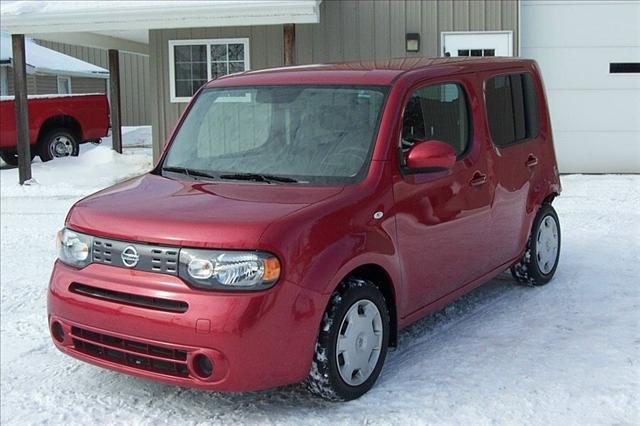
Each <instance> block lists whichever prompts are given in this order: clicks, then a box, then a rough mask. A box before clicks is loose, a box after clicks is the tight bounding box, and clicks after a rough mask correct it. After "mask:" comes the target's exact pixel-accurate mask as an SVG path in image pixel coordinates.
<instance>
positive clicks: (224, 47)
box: [169, 38, 249, 102]
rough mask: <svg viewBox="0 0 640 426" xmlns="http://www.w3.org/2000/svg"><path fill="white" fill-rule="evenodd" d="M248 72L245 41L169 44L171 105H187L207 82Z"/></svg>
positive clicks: (178, 41)
mask: <svg viewBox="0 0 640 426" xmlns="http://www.w3.org/2000/svg"><path fill="white" fill-rule="evenodd" d="M248 69H249V39H248V38H236V39H211V40H170V41H169V74H170V80H171V82H170V84H171V102H188V101H189V100H190V99H191V96H193V94H194V93H196V91H197V90H198V89H199V88H200V86H202V85H203V84H205V83H206V82H207V81H208V80H213V79H216V78H218V77H220V76H223V75H226V74H232V73H236V72H241V71H245V70H248Z"/></svg>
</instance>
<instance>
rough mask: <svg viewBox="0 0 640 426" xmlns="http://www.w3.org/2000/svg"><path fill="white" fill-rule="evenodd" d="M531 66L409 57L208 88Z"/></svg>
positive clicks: (514, 61)
mask: <svg viewBox="0 0 640 426" xmlns="http://www.w3.org/2000/svg"><path fill="white" fill-rule="evenodd" d="M531 62H532V61H531V60H529V59H522V58H499V57H490V58H487V57H450V58H422V57H410V58H398V59H388V60H375V61H357V62H341V63H333V64H313V65H297V66H288V67H280V68H267V69H262V70H254V71H245V72H242V73H237V74H231V75H227V76H224V77H220V78H218V79H217V80H214V81H211V82H209V84H208V87H220V86H227V87H228V86H236V85H243V86H244V85H250V84H295V83H298V84H305V83H307V84H313V83H322V84H330V83H335V84H370V85H389V84H391V83H393V82H394V80H396V79H397V78H398V77H399V76H401V75H403V74H405V73H408V72H410V71H415V70H424V71H429V72H431V73H432V74H433V76H437V75H441V74H444V73H450V74H453V73H456V74H462V73H465V72H477V71H482V70H488V69H496V68H507V67H514V66H523V65H527V64H529V63H531Z"/></svg>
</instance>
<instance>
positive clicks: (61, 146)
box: [38, 127, 80, 162]
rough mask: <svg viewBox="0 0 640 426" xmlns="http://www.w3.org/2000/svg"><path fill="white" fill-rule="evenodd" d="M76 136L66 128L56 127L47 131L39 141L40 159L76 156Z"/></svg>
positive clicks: (77, 149) (47, 159) (77, 146)
mask: <svg viewBox="0 0 640 426" xmlns="http://www.w3.org/2000/svg"><path fill="white" fill-rule="evenodd" d="M79 149H80V148H79V145H78V138H77V137H76V136H75V135H74V134H73V133H72V132H71V131H69V130H68V129H65V128H62V127H61V128H58V129H53V130H50V131H48V132H47V133H46V134H45V135H44V136H43V138H42V140H41V141H40V146H39V152H38V154H39V155H40V159H41V160H42V161H43V162H44V161H50V160H53V159H54V158H60V157H69V156H71V155H73V156H77V155H78V151H79Z"/></svg>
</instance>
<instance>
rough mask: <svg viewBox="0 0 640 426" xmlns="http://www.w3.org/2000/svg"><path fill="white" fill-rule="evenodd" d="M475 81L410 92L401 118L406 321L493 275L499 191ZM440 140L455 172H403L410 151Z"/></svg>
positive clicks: (399, 203)
mask: <svg viewBox="0 0 640 426" xmlns="http://www.w3.org/2000/svg"><path fill="white" fill-rule="evenodd" d="M472 78H473V77H471V76H470V77H469V78H465V77H460V78H459V79H456V80H448V81H445V82H441V83H438V82H435V83H428V84H424V85H422V86H418V87H415V88H414V89H413V90H412V91H410V92H409V93H410V95H409V96H408V98H407V100H406V103H405V108H404V113H403V117H402V130H401V136H400V144H401V148H400V151H401V155H398V158H399V160H398V162H399V167H398V168H399V170H398V173H397V175H396V177H395V179H394V197H395V207H396V224H397V238H398V248H399V258H400V262H401V266H402V270H403V274H404V275H403V279H404V284H405V288H406V289H407V290H408V291H405V292H404V297H405V300H404V303H403V306H404V311H405V312H404V313H405V314H406V315H408V314H411V313H412V312H414V311H416V310H418V309H420V308H421V307H423V306H426V305H428V304H430V303H431V302H434V301H436V300H438V299H440V298H441V297H443V296H445V295H447V294H448V293H450V292H452V291H454V290H456V289H458V288H460V287H462V286H464V285H465V284H466V283H468V282H470V281H472V280H474V279H476V278H478V277H480V276H481V275H483V274H484V273H486V272H488V271H489V270H490V269H491V266H492V265H491V260H490V259H489V256H490V253H491V240H490V238H489V235H488V234H490V226H491V204H492V199H493V188H492V181H493V178H492V176H491V174H490V173H491V172H490V170H491V168H490V167H489V164H488V163H487V159H486V155H485V151H486V143H487V142H486V141H485V140H484V139H485V137H484V135H485V133H484V132H483V129H482V128H481V126H476V125H474V124H473V123H476V122H483V121H482V120H483V117H482V116H478V113H477V111H474V112H472V110H471V108H470V106H471V105H476V106H477V105H478V102H479V99H478V96H477V93H478V90H477V89H474V81H473V80H472ZM421 140H440V141H443V142H446V143H448V144H450V145H451V146H452V147H453V148H454V149H455V150H456V153H457V154H458V156H457V161H456V163H455V164H454V165H453V167H452V168H451V169H450V170H448V171H435V172H428V173H424V172H419V173H414V172H412V171H411V170H407V169H406V168H405V167H404V166H403V160H402V159H403V158H404V155H405V154H406V152H407V151H408V150H409V149H410V147H411V146H412V145H413V144H415V143H418V142H417V141H421Z"/></svg>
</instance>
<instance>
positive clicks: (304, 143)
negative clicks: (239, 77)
mask: <svg viewBox="0 0 640 426" xmlns="http://www.w3.org/2000/svg"><path fill="white" fill-rule="evenodd" d="M385 94H386V88H384V87H364V86H363V87H357V86H299V85H298V86H254V87H241V88H237V87H234V88H220V89H209V90H205V91H203V92H202V94H201V95H200V96H198V99H197V100H196V101H195V103H194V105H193V106H192V107H191V110H190V111H189V113H188V114H187V116H186V118H185V120H184V122H183V123H182V125H181V126H180V128H179V130H178V132H177V133H176V135H175V138H174V140H173V143H172V144H171V146H170V147H169V150H168V153H167V155H166V157H165V161H164V163H163V165H162V169H163V170H164V171H165V172H166V171H169V172H182V173H184V174H187V175H190V176H192V177H193V176H198V175H199V176H203V175H204V176H208V177H209V178H212V179H242V178H247V177H250V178H252V179H251V180H261V181H264V182H267V181H268V182H272V181H276V182H297V183H310V184H331V183H350V182H355V181H356V180H358V179H359V178H360V177H361V175H362V174H363V173H364V172H365V171H366V169H367V165H368V162H369V158H370V157H371V151H372V148H373V140H374V137H375V134H376V130H377V128H378V122H379V120H380V114H381V112H382V106H383V103H384V99H385ZM256 177H257V178H260V179H257V178H256ZM265 177H267V179H265ZM271 178H273V179H271Z"/></svg>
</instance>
